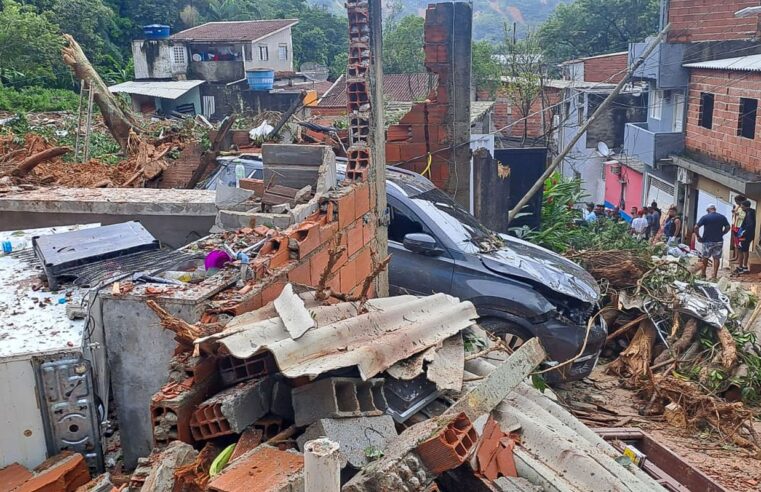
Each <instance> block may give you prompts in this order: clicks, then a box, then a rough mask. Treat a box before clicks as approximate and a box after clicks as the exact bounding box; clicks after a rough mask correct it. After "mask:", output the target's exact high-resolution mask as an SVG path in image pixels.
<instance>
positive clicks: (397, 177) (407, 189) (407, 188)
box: [386, 166, 436, 197]
mask: <svg viewBox="0 0 761 492" xmlns="http://www.w3.org/2000/svg"><path fill="white" fill-rule="evenodd" d="M386 179H387V180H388V181H390V182H392V183H393V184H395V185H396V186H397V187H399V188H400V189H401V191H402V192H403V193H404V194H405V195H407V196H408V197H411V196H417V195H420V194H421V193H425V192H426V191H430V190H432V189H434V188H436V186H435V185H434V184H433V183H432V182H431V181H430V180H428V179H426V178H425V177H424V176H422V175H420V174H418V173H416V172H413V171H410V170H407V169H402V168H400V167H393V166H391V167H388V168H386Z"/></svg>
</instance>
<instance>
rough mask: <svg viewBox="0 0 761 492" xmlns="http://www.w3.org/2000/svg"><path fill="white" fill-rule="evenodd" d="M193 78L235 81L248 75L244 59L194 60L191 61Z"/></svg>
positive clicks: (210, 80) (212, 80)
mask: <svg viewBox="0 0 761 492" xmlns="http://www.w3.org/2000/svg"><path fill="white" fill-rule="evenodd" d="M190 75H191V77H192V78H195V79H199V80H207V81H209V82H233V81H235V80H241V79H243V78H244V77H245V76H246V73H245V71H244V68H243V61H231V60H224V61H200V62H199V61H192V62H190Z"/></svg>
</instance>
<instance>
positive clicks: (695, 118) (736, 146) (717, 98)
mask: <svg viewBox="0 0 761 492" xmlns="http://www.w3.org/2000/svg"><path fill="white" fill-rule="evenodd" d="M701 92H710V93H712V94H714V110H713V127H712V129H710V130H709V129H707V128H703V127H701V126H700V125H699V124H698V122H699V118H700V93H701ZM741 97H747V98H753V99H760V100H761V74H760V73H748V72H737V71H728V72H724V71H720V70H693V71H692V74H691V78H690V91H689V103H688V104H689V106H688V112H687V130H686V139H685V148H686V149H687V150H688V151H692V152H699V153H702V154H705V155H708V156H709V157H712V158H714V159H717V160H720V161H722V162H725V163H729V164H735V165H737V166H739V167H741V168H743V169H746V170H748V171H752V172H761V127H760V126H759V121H758V119H757V121H756V138H755V139H753V140H751V139H748V138H744V137H741V136H738V135H737V128H738V118H739V113H740V98H741ZM759 118H761V114H759Z"/></svg>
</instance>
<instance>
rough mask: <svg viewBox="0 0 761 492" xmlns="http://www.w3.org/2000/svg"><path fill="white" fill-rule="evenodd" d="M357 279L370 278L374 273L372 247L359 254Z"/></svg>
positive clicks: (357, 258)
mask: <svg viewBox="0 0 761 492" xmlns="http://www.w3.org/2000/svg"><path fill="white" fill-rule="evenodd" d="M356 262H357V278H365V277H367V276H369V275H370V274H371V273H372V271H373V257H372V254H371V253H370V247H369V246H365V247H364V248H362V250H361V251H360V252H359V253H358V254H357V257H356Z"/></svg>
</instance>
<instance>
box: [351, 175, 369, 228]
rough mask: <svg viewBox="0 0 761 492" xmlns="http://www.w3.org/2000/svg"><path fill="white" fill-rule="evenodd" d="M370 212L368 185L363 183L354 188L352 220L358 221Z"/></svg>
mask: <svg viewBox="0 0 761 492" xmlns="http://www.w3.org/2000/svg"><path fill="white" fill-rule="evenodd" d="M369 212H370V185H368V184H367V183H363V184H361V185H357V186H355V187H354V213H355V215H354V218H355V219H359V218H361V217H364V216H365V214H367V213H369Z"/></svg>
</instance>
